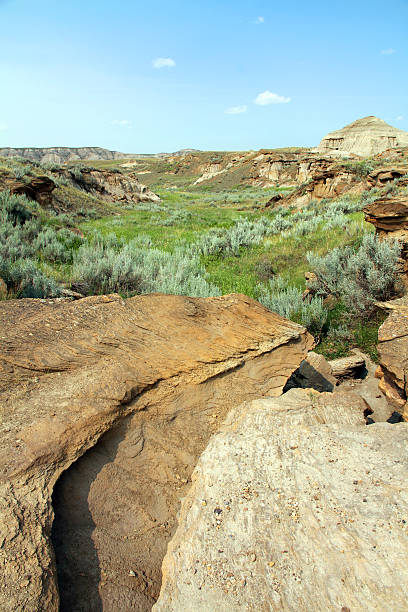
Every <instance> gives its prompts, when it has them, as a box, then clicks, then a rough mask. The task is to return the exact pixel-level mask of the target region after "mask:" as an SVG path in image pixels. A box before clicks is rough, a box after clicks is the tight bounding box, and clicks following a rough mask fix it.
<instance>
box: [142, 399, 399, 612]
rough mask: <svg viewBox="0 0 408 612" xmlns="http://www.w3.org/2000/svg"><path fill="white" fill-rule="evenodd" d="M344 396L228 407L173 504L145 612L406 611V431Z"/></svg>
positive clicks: (358, 400) (256, 402)
mask: <svg viewBox="0 0 408 612" xmlns="http://www.w3.org/2000/svg"><path fill="white" fill-rule="evenodd" d="M362 404H363V402H362V401H361V400H360V399H359V398H358V397H357V396H355V395H354V394H353V393H348V394H346V393H343V394H337V393H333V394H328V393H323V394H321V395H320V394H319V393H316V392H311V391H310V390H301V389H293V390H291V391H289V392H288V393H286V394H285V395H283V396H281V397H279V398H277V399H271V398H265V399H260V400H255V401H253V402H250V403H246V404H243V405H241V406H240V407H238V408H235V409H233V410H232V411H230V413H229V414H228V417H227V419H226V421H225V422H224V424H223V426H222V428H221V429H220V431H219V432H218V433H217V434H216V435H215V436H214V437H213V438H212V439H211V441H210V443H209V445H208V447H207V448H206V450H205V451H204V453H203V455H202V456H201V458H200V460H199V463H198V465H197V467H196V469H195V470H194V473H193V476H192V483H193V484H192V487H191V489H190V490H189V492H188V493H187V496H186V497H185V499H184V500H183V502H182V507H181V511H180V516H179V526H178V528H177V531H176V534H175V536H174V538H173V540H172V541H171V543H170V545H169V548H168V551H167V554H166V557H165V559H164V562H163V584H162V589H161V594H160V598H159V600H158V602H157V604H156V605H155V606H153V610H154V612H196V611H198V610H199V611H200V612H214V611H215V610H222V611H223V612H235V611H237V610H246V611H248V612H257V611H259V610H268V611H272V610H276V611H279V612H280V611H282V610H285V611H287V612H289V611H290V612H292V611H293V610H319V611H320V610H321V611H323V610H338V611H339V612H340V610H343V611H348V610H385V609H387V610H405V609H406V589H405V585H406V581H407V579H408V565H407V563H406V559H407V555H408V528H407V522H406V515H407V511H408V503H407V499H408V485H407V482H408V444H407V443H408V424H405V423H400V424H397V425H390V424H388V423H375V424H373V425H370V426H366V425H365V422H364V419H363V416H362V413H363V409H364V406H363V405H362Z"/></svg>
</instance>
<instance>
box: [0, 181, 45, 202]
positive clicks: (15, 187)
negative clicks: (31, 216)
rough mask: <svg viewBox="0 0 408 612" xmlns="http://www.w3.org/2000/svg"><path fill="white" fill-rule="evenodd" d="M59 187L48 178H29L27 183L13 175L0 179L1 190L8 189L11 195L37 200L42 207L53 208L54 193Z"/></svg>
mask: <svg viewBox="0 0 408 612" xmlns="http://www.w3.org/2000/svg"><path fill="white" fill-rule="evenodd" d="M56 187H57V185H56V184H55V183H54V181H53V180H51V179H50V178H49V177H48V176H34V177H29V178H28V179H27V180H26V181H21V180H17V179H15V178H14V177H12V176H11V175H3V176H2V177H1V178H0V189H1V190H4V189H8V190H9V191H10V193H13V194H19V195H25V196H27V198H28V199H29V200H35V201H36V202H38V203H39V204H41V206H44V207H45V208H48V207H50V206H52V202H53V191H54V190H55V189H56Z"/></svg>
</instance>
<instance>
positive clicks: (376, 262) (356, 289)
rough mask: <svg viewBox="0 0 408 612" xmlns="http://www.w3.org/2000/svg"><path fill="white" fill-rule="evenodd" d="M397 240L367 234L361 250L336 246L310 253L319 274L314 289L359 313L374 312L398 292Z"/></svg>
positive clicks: (315, 271)
mask: <svg viewBox="0 0 408 612" xmlns="http://www.w3.org/2000/svg"><path fill="white" fill-rule="evenodd" d="M399 254H400V247H399V245H398V244H397V243H392V242H388V241H387V242H386V241H381V240H378V238H377V237H376V236H374V235H373V234H366V235H365V236H364V237H363V239H362V243H361V246H360V247H359V248H358V249H353V248H352V247H341V248H336V249H333V250H332V251H330V252H329V253H327V255H324V256H319V255H314V254H313V253H308V255H307V260H308V262H309V264H310V268H311V270H312V271H313V272H314V273H315V274H316V281H315V282H314V283H313V289H314V290H315V291H316V292H317V293H318V294H319V295H322V296H324V295H329V294H332V295H335V296H336V297H338V298H341V299H342V300H343V301H344V303H345V305H346V306H347V308H348V309H349V310H350V311H352V312H354V313H356V314H359V315H363V314H366V315H368V316H369V315H370V314H371V312H372V310H373V308H374V302H375V301H377V300H387V299H389V298H390V297H392V296H393V294H394V292H395V282H396V273H397V261H398V257H399Z"/></svg>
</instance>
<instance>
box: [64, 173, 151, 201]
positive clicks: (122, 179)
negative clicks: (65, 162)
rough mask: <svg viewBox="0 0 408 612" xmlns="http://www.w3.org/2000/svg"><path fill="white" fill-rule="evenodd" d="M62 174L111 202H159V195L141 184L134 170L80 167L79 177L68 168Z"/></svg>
mask: <svg viewBox="0 0 408 612" xmlns="http://www.w3.org/2000/svg"><path fill="white" fill-rule="evenodd" d="M63 174H64V175H65V176H67V177H69V178H71V180H74V181H75V182H76V183H77V185H78V186H79V187H81V188H82V189H85V190H86V191H89V192H91V193H94V194H95V195H96V196H97V197H99V198H103V199H105V200H110V201H113V202H129V203H131V202H159V201H160V197H159V196H158V195H156V194H155V193H153V191H151V190H150V189H149V188H148V187H146V185H143V184H142V183H141V182H140V181H139V179H138V177H137V176H136V174H135V173H134V172H129V173H127V174H122V173H121V172H111V171H109V170H93V169H91V168H89V169H88V168H82V169H81V172H80V176H79V178H78V177H76V175H75V174H72V173H71V172H70V171H69V170H65V171H63Z"/></svg>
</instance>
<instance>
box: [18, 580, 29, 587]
mask: <svg viewBox="0 0 408 612" xmlns="http://www.w3.org/2000/svg"><path fill="white" fill-rule="evenodd" d="M29 584H30V581H29V580H23V582H20V587H21V588H22V589H24V588H25V587H28V585H29Z"/></svg>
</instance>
